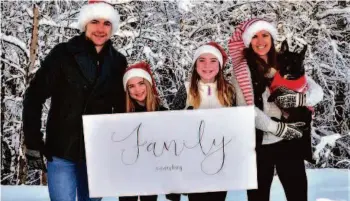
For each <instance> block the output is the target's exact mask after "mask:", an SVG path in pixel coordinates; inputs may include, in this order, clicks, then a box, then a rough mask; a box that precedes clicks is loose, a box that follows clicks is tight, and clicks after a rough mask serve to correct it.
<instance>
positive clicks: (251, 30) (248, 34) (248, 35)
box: [242, 20, 278, 47]
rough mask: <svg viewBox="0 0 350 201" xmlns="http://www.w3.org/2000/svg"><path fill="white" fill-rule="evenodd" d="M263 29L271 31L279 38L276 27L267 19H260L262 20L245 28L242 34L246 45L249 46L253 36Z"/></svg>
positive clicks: (274, 37) (273, 36)
mask: <svg viewBox="0 0 350 201" xmlns="http://www.w3.org/2000/svg"><path fill="white" fill-rule="evenodd" d="M262 30H265V31H267V32H269V33H270V34H271V36H272V38H273V39H274V40H276V39H277V33H278V32H277V29H276V27H275V26H274V25H272V24H271V23H269V22H267V21H264V20H260V21H257V22H254V23H253V24H251V25H250V26H249V27H247V28H246V29H245V30H244V32H243V35H242V38H243V42H244V45H245V46H246V47H249V45H250V42H251V41H252V38H253V36H254V35H255V34H256V33H258V32H259V31H262Z"/></svg>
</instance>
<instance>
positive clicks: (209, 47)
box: [170, 42, 235, 201]
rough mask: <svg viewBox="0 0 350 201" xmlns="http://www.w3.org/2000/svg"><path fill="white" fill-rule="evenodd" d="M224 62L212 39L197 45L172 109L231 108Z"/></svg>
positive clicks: (219, 196) (197, 196)
mask: <svg viewBox="0 0 350 201" xmlns="http://www.w3.org/2000/svg"><path fill="white" fill-rule="evenodd" d="M226 61H227V54H226V53H225V51H224V49H223V48H222V47H221V46H220V45H219V44H217V43H215V42H210V43H208V44H206V45H203V46H201V47H199V48H198V49H197V50H196V51H195V54H194V58H193V64H192V66H193V70H192V75H191V78H190V81H189V82H185V84H184V85H183V86H182V87H180V88H179V90H178V92H177V94H176V96H175V99H174V101H173V103H172V104H171V106H170V108H171V109H175V110H178V109H209V108H223V107H231V106H233V105H234V104H235V100H234V97H235V96H234V90H233V87H232V85H231V84H230V83H229V82H228V81H226V80H225V78H224V73H223V69H224V67H225V63H226ZM226 194H227V192H226V191H222V192H208V193H191V194H188V199H189V201H197V200H198V201H203V200H215V201H221V200H225V198H226Z"/></svg>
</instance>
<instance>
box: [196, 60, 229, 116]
mask: <svg viewBox="0 0 350 201" xmlns="http://www.w3.org/2000/svg"><path fill="white" fill-rule="evenodd" d="M196 65H197V62H195V64H194V65H193V70H192V76H191V81H190V90H189V103H190V105H192V106H193V108H195V109H197V108H199V106H200V104H201V97H200V94H199V90H198V82H199V80H200V79H201V78H200V76H199V74H198V72H197V69H196ZM215 80H216V85H217V91H216V92H215V93H216V95H217V97H218V99H219V102H220V104H221V105H223V106H226V107H230V106H232V105H233V104H234V96H235V93H234V88H233V86H232V85H231V84H230V83H229V82H228V81H227V80H225V78H224V75H223V70H222V68H221V67H220V64H219V72H218V74H217V75H216V76H215Z"/></svg>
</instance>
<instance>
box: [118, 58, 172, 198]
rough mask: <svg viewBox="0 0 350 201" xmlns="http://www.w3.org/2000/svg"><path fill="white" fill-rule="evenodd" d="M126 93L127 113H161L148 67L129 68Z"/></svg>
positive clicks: (142, 63)
mask: <svg viewBox="0 0 350 201" xmlns="http://www.w3.org/2000/svg"><path fill="white" fill-rule="evenodd" d="M123 84H124V89H125V91H126V111H127V112H150V111H162V110H165V108H164V107H162V106H161V105H160V101H159V98H158V93H157V90H156V85H155V81H154V79H153V77H152V74H151V71H150V68H149V65H148V64H147V63H145V62H140V63H137V64H134V65H132V66H129V67H128V68H127V69H126V71H125V74H124V77H123ZM157 197H158V196H157V195H147V196H146V195H144V196H140V199H141V201H156V200H157ZM137 200H138V196H127V197H119V201H137Z"/></svg>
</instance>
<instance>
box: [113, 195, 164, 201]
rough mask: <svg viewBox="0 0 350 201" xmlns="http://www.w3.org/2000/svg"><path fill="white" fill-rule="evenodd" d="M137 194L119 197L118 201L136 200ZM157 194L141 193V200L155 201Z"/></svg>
mask: <svg viewBox="0 0 350 201" xmlns="http://www.w3.org/2000/svg"><path fill="white" fill-rule="evenodd" d="M137 198H138V196H125V197H119V201H137ZM157 198H158V195H142V196H140V200H141V201H157Z"/></svg>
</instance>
